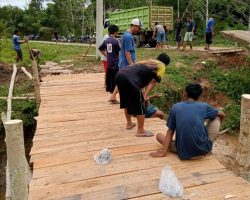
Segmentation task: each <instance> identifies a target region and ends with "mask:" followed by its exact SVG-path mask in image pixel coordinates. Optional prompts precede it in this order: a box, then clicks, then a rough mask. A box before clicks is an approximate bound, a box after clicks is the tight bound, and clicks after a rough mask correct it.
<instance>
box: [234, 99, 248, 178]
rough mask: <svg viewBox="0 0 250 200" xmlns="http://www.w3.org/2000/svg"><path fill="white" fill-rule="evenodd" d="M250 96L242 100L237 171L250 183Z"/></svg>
mask: <svg viewBox="0 0 250 200" xmlns="http://www.w3.org/2000/svg"><path fill="white" fill-rule="evenodd" d="M249 169H250V94H243V95H242V99H241V118H240V136H239V146H238V151H237V155H236V171H237V173H238V174H239V175H241V176H243V177H244V178H245V179H247V180H248V181H250V170H249Z"/></svg>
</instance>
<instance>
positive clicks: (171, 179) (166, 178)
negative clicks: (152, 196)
mask: <svg viewBox="0 0 250 200" xmlns="http://www.w3.org/2000/svg"><path fill="white" fill-rule="evenodd" d="M159 189H160V191H161V192H162V193H163V194H165V195H167V196H171V197H182V195H183V186H182V184H181V182H180V181H179V180H178V178H177V177H176V175H175V173H174V171H173V170H172V169H171V167H170V166H168V165H167V166H166V167H164V168H163V169H162V171H161V178H160V182H159Z"/></svg>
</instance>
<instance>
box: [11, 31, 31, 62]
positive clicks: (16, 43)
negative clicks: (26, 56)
mask: <svg viewBox="0 0 250 200" xmlns="http://www.w3.org/2000/svg"><path fill="white" fill-rule="evenodd" d="M19 35H20V31H19V30H17V29H16V30H14V34H13V48H14V49H15V51H16V53H17V58H16V62H19V61H20V62H22V61H23V53H22V49H21V45H20V44H23V43H26V42H28V40H27V39H26V40H20V36H19Z"/></svg>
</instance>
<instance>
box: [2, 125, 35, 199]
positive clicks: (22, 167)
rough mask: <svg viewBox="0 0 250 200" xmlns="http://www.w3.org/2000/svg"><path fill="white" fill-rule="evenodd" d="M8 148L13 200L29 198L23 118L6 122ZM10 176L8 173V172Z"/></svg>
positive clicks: (8, 168) (8, 166)
mask: <svg viewBox="0 0 250 200" xmlns="http://www.w3.org/2000/svg"><path fill="white" fill-rule="evenodd" d="M4 127H5V133H6V149H7V158H8V165H7V170H9V178H10V191H11V199H12V200H28V181H29V180H28V178H30V177H29V173H30V171H29V169H28V168H27V160H26V157H25V150H24V139H23V122H22V120H7V121H6V122H5V123H4ZM7 176H8V174H7Z"/></svg>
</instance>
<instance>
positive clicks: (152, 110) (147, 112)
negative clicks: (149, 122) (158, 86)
mask: <svg viewBox="0 0 250 200" xmlns="http://www.w3.org/2000/svg"><path fill="white" fill-rule="evenodd" d="M156 112H157V108H156V107H155V106H153V105H152V104H150V105H149V106H148V107H146V110H145V117H146V118H150V117H152V116H153V114H155V113H156Z"/></svg>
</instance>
